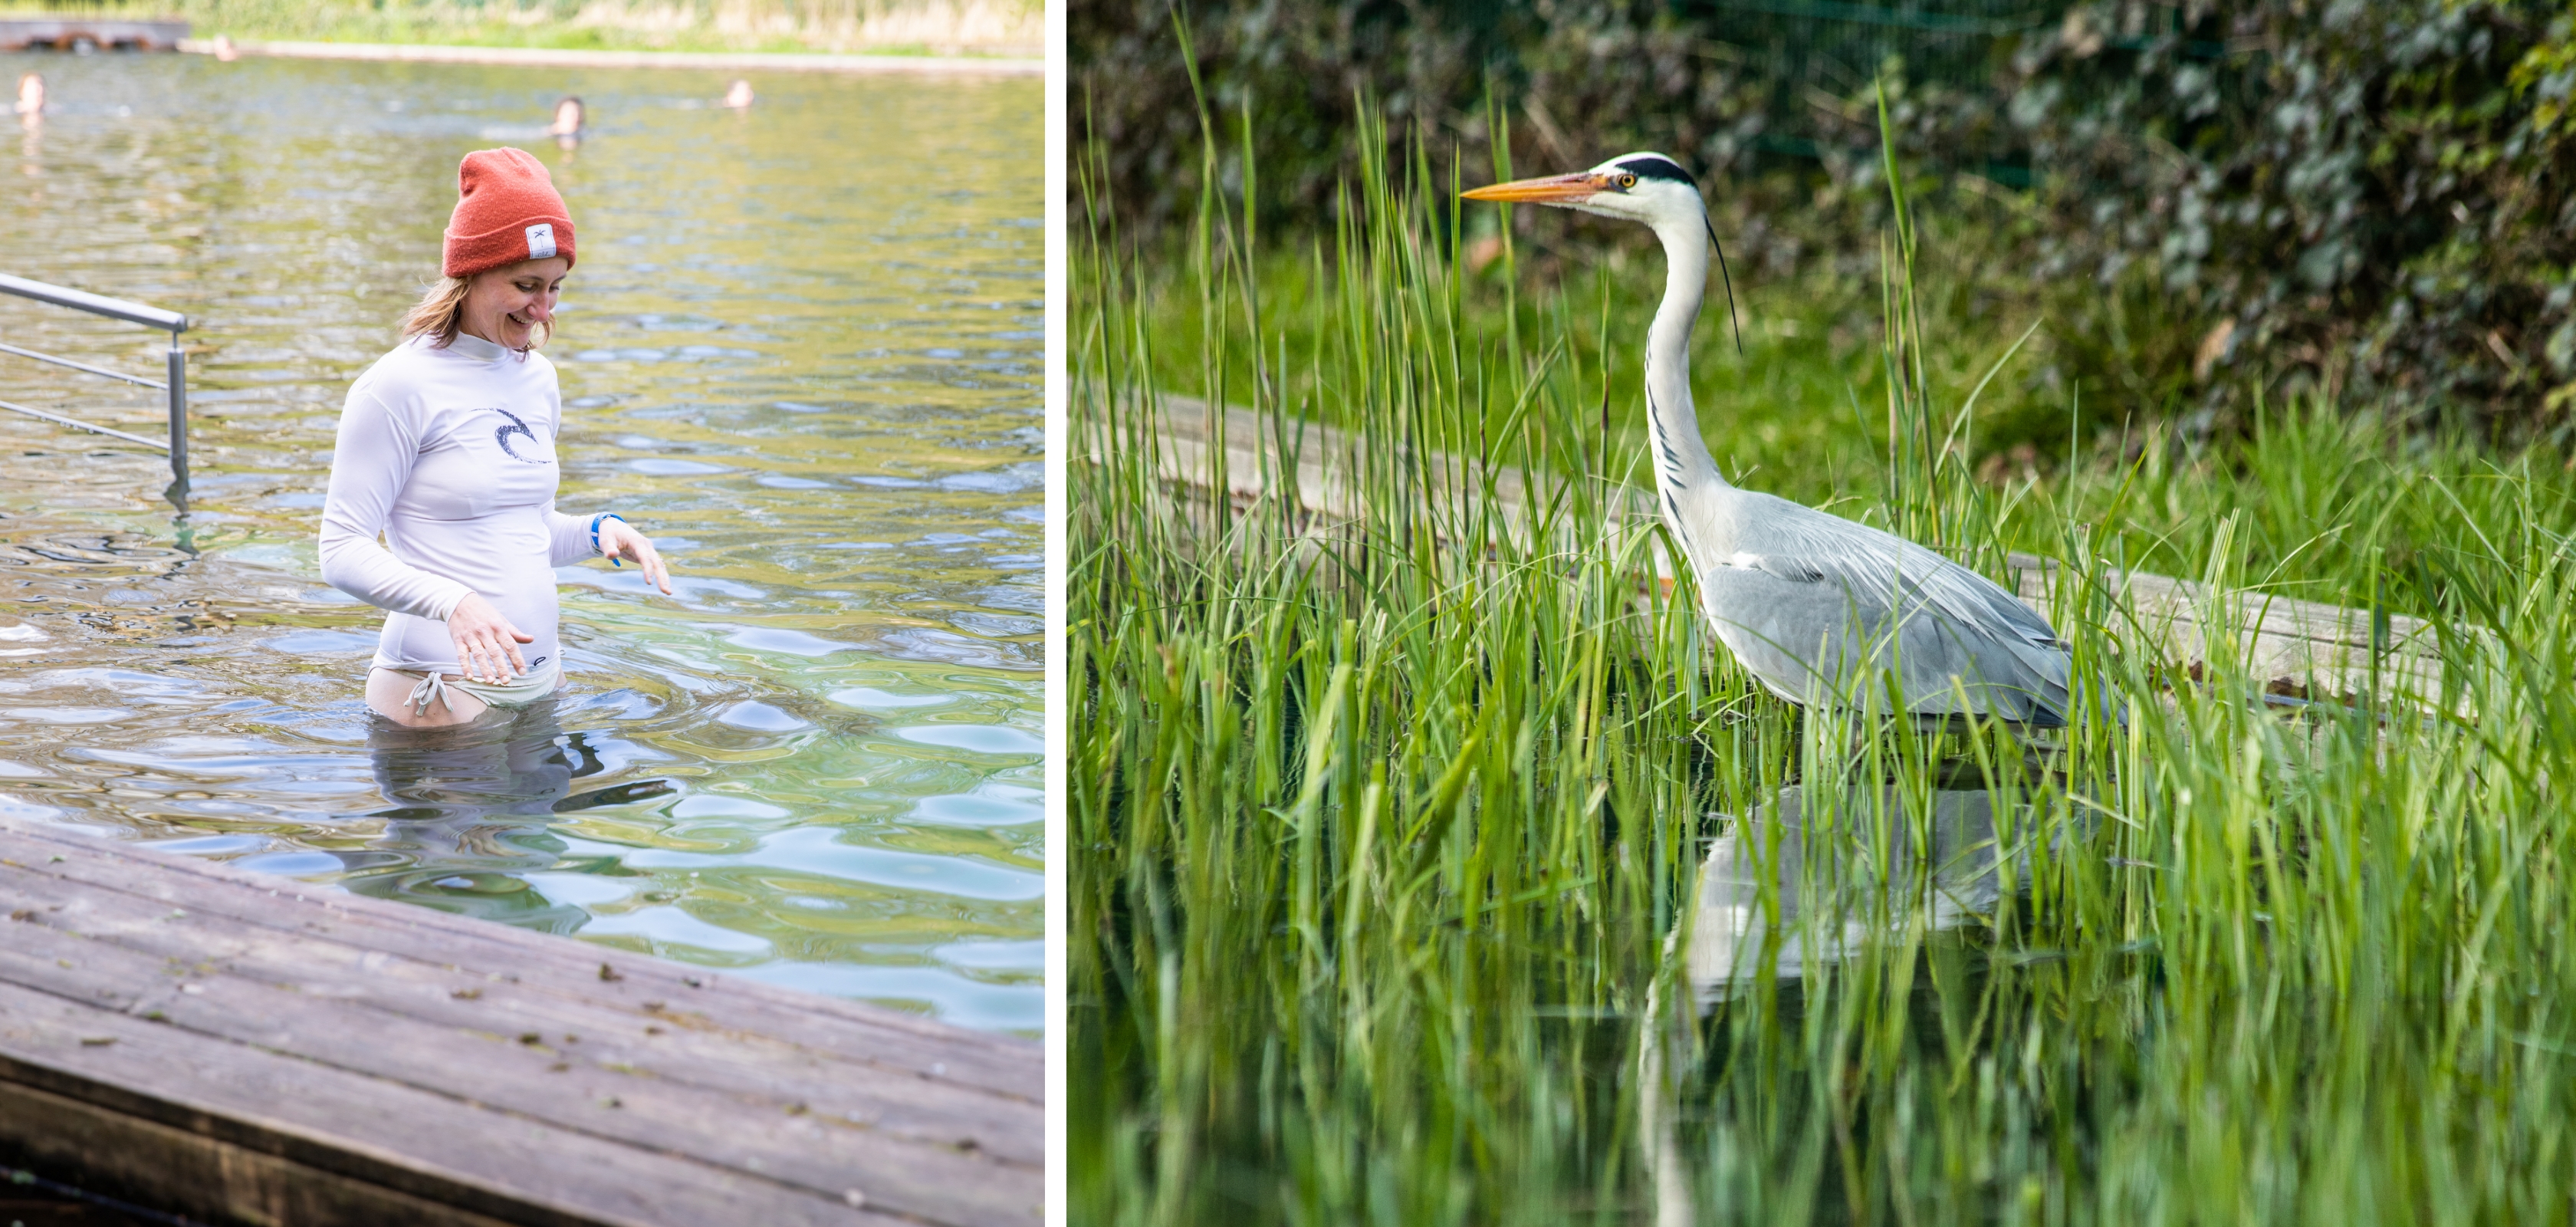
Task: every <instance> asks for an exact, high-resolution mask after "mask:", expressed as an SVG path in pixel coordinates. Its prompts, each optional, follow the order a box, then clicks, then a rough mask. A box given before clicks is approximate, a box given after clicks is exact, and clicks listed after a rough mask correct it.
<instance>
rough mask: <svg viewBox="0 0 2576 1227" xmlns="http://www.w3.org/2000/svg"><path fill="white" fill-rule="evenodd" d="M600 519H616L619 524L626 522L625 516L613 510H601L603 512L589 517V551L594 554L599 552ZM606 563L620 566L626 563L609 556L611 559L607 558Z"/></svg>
mask: <svg viewBox="0 0 2576 1227" xmlns="http://www.w3.org/2000/svg"><path fill="white" fill-rule="evenodd" d="M602 520H615V521H617V522H618V523H620V524H624V523H625V522H626V517H624V516H622V515H619V514H617V513H616V512H614V511H603V512H600V513H599V514H598V515H595V516H592V517H590V552H591V553H594V554H596V553H599V552H600V548H599V522H600V521H602ZM608 565H610V566H612V567H622V566H625V565H626V564H625V563H622V562H619V561H617V560H616V559H614V558H611V559H609V560H608Z"/></svg>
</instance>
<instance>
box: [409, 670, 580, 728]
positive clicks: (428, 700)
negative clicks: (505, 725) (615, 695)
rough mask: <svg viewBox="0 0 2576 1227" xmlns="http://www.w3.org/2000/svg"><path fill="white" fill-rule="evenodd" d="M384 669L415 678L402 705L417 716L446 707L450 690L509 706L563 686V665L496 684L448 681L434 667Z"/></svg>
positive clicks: (520, 704) (521, 704)
mask: <svg viewBox="0 0 2576 1227" xmlns="http://www.w3.org/2000/svg"><path fill="white" fill-rule="evenodd" d="M387 672H389V673H396V674H400V675H401V676H403V677H407V678H411V679H413V680H414V683H415V684H414V685H413V686H412V688H411V697H410V698H407V699H405V700H403V706H405V707H408V708H410V709H412V714H414V715H418V716H426V715H428V714H429V709H430V708H431V707H432V706H433V705H434V706H438V707H446V706H447V692H448V691H450V690H459V691H463V692H464V693H466V694H469V695H472V696H474V697H475V698H478V699H481V700H483V705H484V706H486V707H499V708H512V707H526V706H527V705H529V704H530V703H534V702H536V701H537V700H539V699H542V698H544V697H546V696H547V695H550V694H553V693H554V692H555V691H556V690H557V689H559V688H561V687H562V686H563V667H562V666H560V665H555V664H548V665H547V666H546V667H545V669H544V670H543V671H542V672H538V673H531V674H529V675H527V676H526V677H523V678H520V679H519V680H517V681H514V682H502V683H498V684H495V683H492V682H469V681H464V680H462V679H459V680H457V681H449V680H447V679H446V678H445V677H443V676H441V675H440V674H439V673H438V672H437V671H436V670H431V671H429V672H426V673H424V672H420V671H417V670H412V669H389V670H387Z"/></svg>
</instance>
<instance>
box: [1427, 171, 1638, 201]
mask: <svg viewBox="0 0 2576 1227" xmlns="http://www.w3.org/2000/svg"><path fill="white" fill-rule="evenodd" d="M1602 186H1603V185H1602V183H1601V180H1600V179H1599V178H1597V177H1595V176H1594V175H1592V174H1591V173H1590V172H1588V171H1586V172H1579V173H1576V174H1571V175H1549V176H1548V177H1546V178H1544V179H1515V180H1513V181H1511V182H1510V183H1497V184H1494V185H1492V186H1490V187H1480V188H1476V189H1473V190H1471V191H1466V192H1461V193H1459V195H1461V196H1464V197H1466V198H1467V199H1469V200H1499V201H1503V202H1505V203H1508V204H1574V203H1576V202H1578V201H1583V200H1589V199H1591V198H1592V197H1593V196H1594V195H1596V194H1598V193H1599V192H1600V191H1601V189H1602Z"/></svg>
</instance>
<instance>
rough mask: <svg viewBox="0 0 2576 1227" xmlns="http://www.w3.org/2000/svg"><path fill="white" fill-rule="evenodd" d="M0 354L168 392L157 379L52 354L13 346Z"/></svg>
mask: <svg viewBox="0 0 2576 1227" xmlns="http://www.w3.org/2000/svg"><path fill="white" fill-rule="evenodd" d="M0 353H8V354H16V355H18V356H19V357H21V358H33V359H35V360H36V361H38V362H50V363H53V364H54V365H55V366H68V367H70V368H72V369H73V370H75V371H87V372H89V373H90V374H92V375H105V376H107V377H108V378H110V379H122V380H124V381H125V382H127V383H139V384H142V385H143V386H144V387H147V388H159V389H161V390H162V391H164V392H167V391H169V390H170V385H168V384H166V383H163V382H161V381H160V380H158V379H145V378H143V377H142V376H140V375H128V374H126V373H125V372H123V371H111V370H109V369H107V368H106V367H103V366H91V365H90V364H88V363H86V362H74V361H72V360H71V359H69V358H57V357H55V356H53V355H52V354H40V353H37V352H36V351H35V350H32V349H20V348H18V347H17V346H15V345H0Z"/></svg>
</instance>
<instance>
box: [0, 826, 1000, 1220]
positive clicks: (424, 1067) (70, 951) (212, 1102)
mask: <svg viewBox="0 0 2576 1227" xmlns="http://www.w3.org/2000/svg"><path fill="white" fill-rule="evenodd" d="M299 891H300V892H301V893H302V894H303V896H304V897H303V898H301V899H299V898H298V897H297V895H298V893H299ZM0 911H5V913H6V915H7V916H8V919H7V920H6V921H0V1155H7V1154H16V1155H19V1156H22V1157H23V1160H24V1163H25V1165H27V1166H39V1165H59V1166H58V1167H57V1168H56V1170H54V1171H49V1172H48V1174H53V1175H58V1176H59V1177H60V1178H63V1179H66V1180H69V1181H71V1182H73V1183H80V1184H83V1185H84V1187H94V1188H99V1189H101V1190H102V1191H106V1192H110V1193H115V1194H117V1195H120V1196H128V1197H132V1198H134V1199H136V1200H140V1201H145V1202H148V1203H150V1204H156V1205H161V1206H165V1207H169V1208H171V1209H175V1210H179V1211H181V1212H183V1213H190V1214H195V1215H200V1216H205V1217H213V1218H223V1219H228V1220H231V1221H243V1222H278V1223H295V1224H299V1225H300V1224H305V1223H344V1222H345V1223H370V1224H372V1223H386V1222H442V1223H443V1222H457V1223H478V1224H479V1223H486V1222H506V1223H546V1224H591V1223H600V1224H607V1223H615V1224H635V1225H642V1224H679V1223H690V1224H697V1223H737V1222H739V1223H755V1222H756V1223H763V1224H767V1223H778V1224H799V1225H801V1224H825V1223H832V1224H856V1223H869V1222H881V1221H882V1222H893V1221H905V1222H913V1223H954V1224H961V1225H963V1224H976V1225H983V1224H1018V1223H1030V1222H1034V1221H1036V1220H1037V1219H1038V1218H1039V1217H1040V1213H1041V1207H1040V1204H1039V1203H1040V1198H1041V1195H1042V1193H1041V1176H1042V1172H1043V1163H1044V1135H1043V1119H1042V1110H1041V1105H1040V1103H1039V1098H1038V1095H1039V1091H1038V1088H1039V1087H1040V1085H1042V1083H1041V1079H1040V1072H1041V1068H1042V1067H1041V1066H1040V1065H1039V1056H1038V1052H1037V1049H1036V1046H1035V1045H1032V1044H1028V1043H1025V1042H1023V1041H1017V1040H1012V1039H1009V1038H1007V1037H1000V1036H991V1035H984V1034H979V1033H973V1032H966V1031H962V1030H960V1029H957V1028H951V1027H945V1026H942V1025H941V1024H938V1023H936V1022H933V1021H931V1020H926V1019H920V1018H916V1017H912V1016H908V1015H903V1014H900V1013H897V1012H894V1011H887V1010H879V1009H875V1008H872V1007H867V1006H863V1005H858V1004H856V1003H848V1002H839V1001H833V1000H830V999H824V998H811V999H809V997H808V995H806V994H800V993H795V992H793V991H792V990H782V989H776V988H772V987H770V986H767V985H761V984H756V983H753V982H749V981H742V980H737V979H733V978H731V977H725V976H721V975H717V974H714V973H710V972H706V971H703V970H700V969H696V968H690V967H686V966H683V965H680V964H672V963H666V962H664V961H662V960H658V959H651V958H645V957H642V956H636V955H629V954H625V953H623V952H618V951H610V950H603V949H602V948H600V947H598V946H593V945H590V944H588V943H585V942H580V941H578V940H574V939H569V938H562V937H555V936H552V935H548V934H539V933H530V932H526V931H523V930H516V929H511V928H508V927H506V926H500V925H492V924H487V923H482V922H477V921H471V920H466V919H464V918H460V917H453V916H448V915H445V914H443V913H438V912H434V911H430V910H428V909H422V908H416V907H411V906H408V905H404V904H397V903H390V902H386V901H382V900H375V899H365V898H359V897H355V896H348V895H342V894H337V893H330V894H327V895H326V894H325V893H323V892H320V891H317V890H316V889H315V888H312V887H309V886H305V885H303V884H301V883H297V882H294V881H292V880H287V879H276V878H267V877H262V876H259V875H255V874H249V873H245V872H242V871H239V870H234V869H231V868H229V867H227V866H223V865H219V864H214V863H210V862H205V861H199V860H194V859H191V858H185V857H173V856H164V855H160V854H154V853H149V852H145V851H142V850H138V849H133V848H130V847H126V846H122V845H117V844H113V843H109V842H106V841H102V840H97V839H93V838H89V837H86V836H82V835H77V834H71V833H67V832H64V831H61V830H54V829H46V828H42V827H37V826H34V825H31V824H26V823H21V822H15V821H9V820H0ZM952 1075H964V1076H965V1077H964V1078H960V1077H958V1076H952ZM985 1082H992V1083H998V1084H1002V1085H994V1086H986V1085H981V1083H985ZM67 1139H70V1140H67ZM78 1139H87V1140H86V1141H80V1140H78ZM40 1170H41V1168H40ZM424 1207H428V1208H424ZM441 1216H444V1217H441ZM889 1216H891V1217H889Z"/></svg>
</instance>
